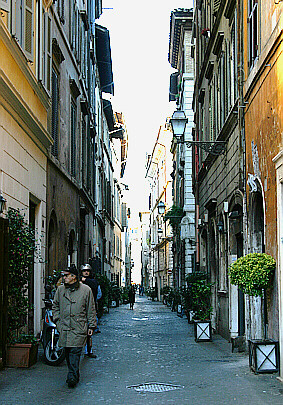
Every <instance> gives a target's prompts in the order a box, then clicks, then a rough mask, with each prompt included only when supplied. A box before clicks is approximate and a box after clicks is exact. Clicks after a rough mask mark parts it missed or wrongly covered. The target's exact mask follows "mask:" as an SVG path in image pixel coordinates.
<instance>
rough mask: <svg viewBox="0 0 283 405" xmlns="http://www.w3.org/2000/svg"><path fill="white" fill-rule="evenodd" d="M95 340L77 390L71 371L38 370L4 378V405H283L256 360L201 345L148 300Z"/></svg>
mask: <svg viewBox="0 0 283 405" xmlns="http://www.w3.org/2000/svg"><path fill="white" fill-rule="evenodd" d="M100 329H101V332H102V333H100V334H97V335H95V336H94V338H93V342H94V349H95V352H96V354H97V356H98V357H97V359H89V358H83V359H82V361H81V381H80V382H79V384H78V385H77V387H76V388H74V389H70V388H68V387H67V384H66V382H65V380H66V372H67V366H66V363H65V362H64V363H63V364H62V365H60V366H58V367H51V366H47V365H46V364H44V363H43V362H42V351H40V353H39V359H38V362H37V363H36V364H35V365H34V366H32V367H31V368H29V369H13V368H6V369H5V370H2V371H1V372H0V404H5V405H18V404H41V405H45V404H46V405H47V404H48V405H52V404H58V403H64V404H66V405H75V404H113V405H139V404H143V405H148V404H157V405H163V404H174V405H183V404H184V405H204V404H205V405H208V404H209V405H210V404H212V405H214V404H215V405H216V404H217V405H226V404H227V405H230V404H241V405H261V404H262V405H263V404H264V405H267V404H272V405H279V404H280V405H282V404H283V384H282V383H280V382H279V381H278V380H277V378H276V377H277V374H260V375H255V374H254V373H252V372H251V371H250V370H249V367H248V356H247V355H246V354H242V353H232V352H231V344H229V343H228V342H227V341H226V340H224V339H222V338H221V337H220V336H218V335H214V336H213V342H202V343H196V342H195V341H194V336H193V326H192V325H189V324H188V322H187V320H186V319H185V318H179V317H178V316H177V315H176V312H171V310H170V309H169V308H167V307H166V306H164V305H163V304H162V303H159V302H152V301H149V300H148V299H147V297H137V302H136V304H135V307H134V310H133V311H132V310H130V309H129V306H128V305H122V306H120V307H118V308H112V309H110V313H109V314H106V315H105V316H103V318H102V320H101V325H100Z"/></svg>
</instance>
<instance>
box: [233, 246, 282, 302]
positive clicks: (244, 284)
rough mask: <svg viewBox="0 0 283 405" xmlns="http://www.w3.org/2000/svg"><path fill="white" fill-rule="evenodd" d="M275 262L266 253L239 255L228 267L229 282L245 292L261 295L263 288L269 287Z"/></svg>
mask: <svg viewBox="0 0 283 405" xmlns="http://www.w3.org/2000/svg"><path fill="white" fill-rule="evenodd" d="M275 267H276V262H275V260H274V259H273V257H272V256H270V255H268V254H266V253H249V254H248V255H246V256H243V257H239V258H238V259H237V260H236V261H235V262H234V263H233V264H232V265H231V266H230V268H229V277H230V280H231V283H232V284H234V285H237V286H238V287H239V288H240V289H241V290H242V291H243V292H244V293H245V294H248V295H252V296H259V297H262V296H263V290H266V289H267V288H269V287H271V283H272V279H273V275H274V272H275Z"/></svg>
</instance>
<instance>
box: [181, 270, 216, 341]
mask: <svg viewBox="0 0 283 405" xmlns="http://www.w3.org/2000/svg"><path fill="white" fill-rule="evenodd" d="M186 281H187V290H186V302H187V304H186V305H187V308H186V310H187V311H192V312H193V321H194V332H195V341H196V342H209V341H211V340H212V331H211V321H210V316H211V313H212V306H211V302H210V299H211V287H212V283H209V282H208V281H207V276H206V274H204V273H201V272H197V273H192V274H189V275H188V276H187V278H186Z"/></svg>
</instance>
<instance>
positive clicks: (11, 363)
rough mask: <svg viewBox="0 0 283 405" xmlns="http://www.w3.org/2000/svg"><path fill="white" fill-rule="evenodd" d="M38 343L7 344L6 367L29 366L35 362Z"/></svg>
mask: <svg viewBox="0 0 283 405" xmlns="http://www.w3.org/2000/svg"><path fill="white" fill-rule="evenodd" d="M37 353H38V343H36V344H34V343H15V344H14V345H8V346H7V358H6V366H7V367H26V368H28V367H31V366H32V365H33V364H35V363H36V362H37Z"/></svg>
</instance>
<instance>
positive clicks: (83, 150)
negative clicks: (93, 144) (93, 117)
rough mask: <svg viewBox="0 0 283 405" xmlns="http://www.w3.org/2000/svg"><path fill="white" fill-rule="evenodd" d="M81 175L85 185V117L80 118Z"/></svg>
mask: <svg viewBox="0 0 283 405" xmlns="http://www.w3.org/2000/svg"><path fill="white" fill-rule="evenodd" d="M82 177H83V179H82V180H83V185H84V186H85V185H86V178H87V170H86V123H85V118H84V117H83V119H82Z"/></svg>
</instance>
